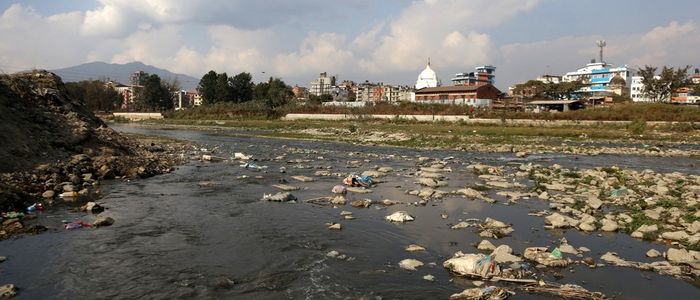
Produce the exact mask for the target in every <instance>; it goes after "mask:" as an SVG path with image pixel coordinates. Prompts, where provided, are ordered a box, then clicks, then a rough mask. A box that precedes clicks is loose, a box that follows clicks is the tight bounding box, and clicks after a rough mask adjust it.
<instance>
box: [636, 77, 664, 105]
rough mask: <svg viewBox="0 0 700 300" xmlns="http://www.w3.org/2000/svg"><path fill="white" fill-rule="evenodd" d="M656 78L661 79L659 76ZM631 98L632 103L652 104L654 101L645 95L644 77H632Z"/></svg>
mask: <svg viewBox="0 0 700 300" xmlns="http://www.w3.org/2000/svg"><path fill="white" fill-rule="evenodd" d="M655 78H657V79H658V78H660V77H659V76H655ZM630 98H632V102H651V101H652V99H649V97H647V95H646V94H645V93H644V83H642V76H632V78H631V83H630Z"/></svg>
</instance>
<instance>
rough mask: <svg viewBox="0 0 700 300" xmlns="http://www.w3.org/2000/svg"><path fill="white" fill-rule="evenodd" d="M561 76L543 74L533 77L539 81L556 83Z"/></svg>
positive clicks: (559, 81)
mask: <svg viewBox="0 0 700 300" xmlns="http://www.w3.org/2000/svg"><path fill="white" fill-rule="evenodd" d="M561 78H562V77H561V76H556V75H547V74H544V75H542V76H540V77H537V78H535V80H537V81H539V82H544V83H554V84H558V83H561V80H562V79H561Z"/></svg>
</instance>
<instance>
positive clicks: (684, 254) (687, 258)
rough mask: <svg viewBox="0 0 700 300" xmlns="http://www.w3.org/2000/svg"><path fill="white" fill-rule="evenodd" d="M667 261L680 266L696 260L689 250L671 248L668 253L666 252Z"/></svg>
mask: <svg viewBox="0 0 700 300" xmlns="http://www.w3.org/2000/svg"><path fill="white" fill-rule="evenodd" d="M666 260H668V261H669V262H671V263H675V264H678V263H689V262H693V261H694V260H695V259H694V258H693V255H692V254H690V252H688V250H685V249H676V248H669V249H668V251H666Z"/></svg>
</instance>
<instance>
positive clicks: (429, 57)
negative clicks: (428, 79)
mask: <svg viewBox="0 0 700 300" xmlns="http://www.w3.org/2000/svg"><path fill="white" fill-rule="evenodd" d="M428 67H430V57H429V56H428Z"/></svg>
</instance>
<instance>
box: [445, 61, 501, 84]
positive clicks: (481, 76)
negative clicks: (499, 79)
mask: <svg viewBox="0 0 700 300" xmlns="http://www.w3.org/2000/svg"><path fill="white" fill-rule="evenodd" d="M495 73H496V67H494V66H479V67H476V72H469V73H457V74H455V77H454V78H452V79H451V81H452V85H483V84H492V85H493V84H495V82H496V80H495V78H496V74H495Z"/></svg>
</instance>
